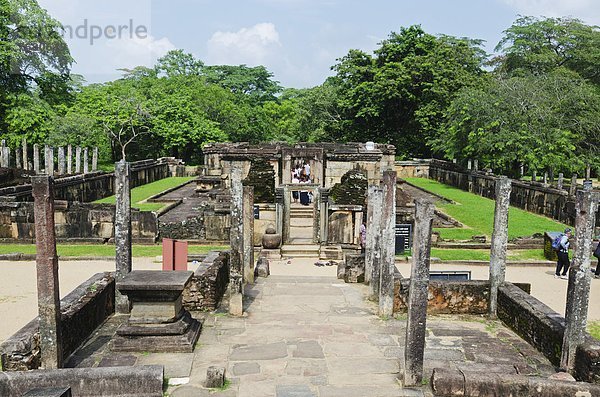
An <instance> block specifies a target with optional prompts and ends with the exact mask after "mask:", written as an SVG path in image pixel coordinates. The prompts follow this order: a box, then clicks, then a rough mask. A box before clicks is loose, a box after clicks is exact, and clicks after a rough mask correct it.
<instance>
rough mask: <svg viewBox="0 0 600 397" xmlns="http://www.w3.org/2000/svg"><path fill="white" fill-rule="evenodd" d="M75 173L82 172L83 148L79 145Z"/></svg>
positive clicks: (76, 151)
mask: <svg viewBox="0 0 600 397" xmlns="http://www.w3.org/2000/svg"><path fill="white" fill-rule="evenodd" d="M75 173H76V174H79V173H81V148H80V147H79V146H77V147H76V148H75Z"/></svg>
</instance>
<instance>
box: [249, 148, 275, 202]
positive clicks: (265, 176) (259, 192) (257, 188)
mask: <svg viewBox="0 0 600 397" xmlns="http://www.w3.org/2000/svg"><path fill="white" fill-rule="evenodd" d="M242 184H243V185H244V186H254V202H255V203H262V204H264V203H273V202H275V171H274V170H273V167H272V166H271V164H269V162H268V161H267V160H265V159H255V160H252V162H251V163H250V171H249V172H248V177H247V178H246V179H244V180H243V181H242Z"/></svg>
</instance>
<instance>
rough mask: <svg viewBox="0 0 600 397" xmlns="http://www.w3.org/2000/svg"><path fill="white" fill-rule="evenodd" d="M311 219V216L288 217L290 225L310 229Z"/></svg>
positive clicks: (311, 225)
mask: <svg viewBox="0 0 600 397" xmlns="http://www.w3.org/2000/svg"><path fill="white" fill-rule="evenodd" d="M313 224H314V222H313V219H312V217H311V218H305V217H302V218H290V227H306V228H310V229H312V227H313Z"/></svg>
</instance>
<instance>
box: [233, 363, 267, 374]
mask: <svg viewBox="0 0 600 397" xmlns="http://www.w3.org/2000/svg"><path fill="white" fill-rule="evenodd" d="M232 372H233V375H235V376H243V375H253V374H258V373H260V364H258V363H252V362H241V363H235V364H233V369H232Z"/></svg>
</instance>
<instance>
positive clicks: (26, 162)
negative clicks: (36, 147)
mask: <svg viewBox="0 0 600 397" xmlns="http://www.w3.org/2000/svg"><path fill="white" fill-rule="evenodd" d="M21 154H22V156H23V169H24V170H29V159H28V158H27V139H25V138H23V142H22V146H21Z"/></svg>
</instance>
